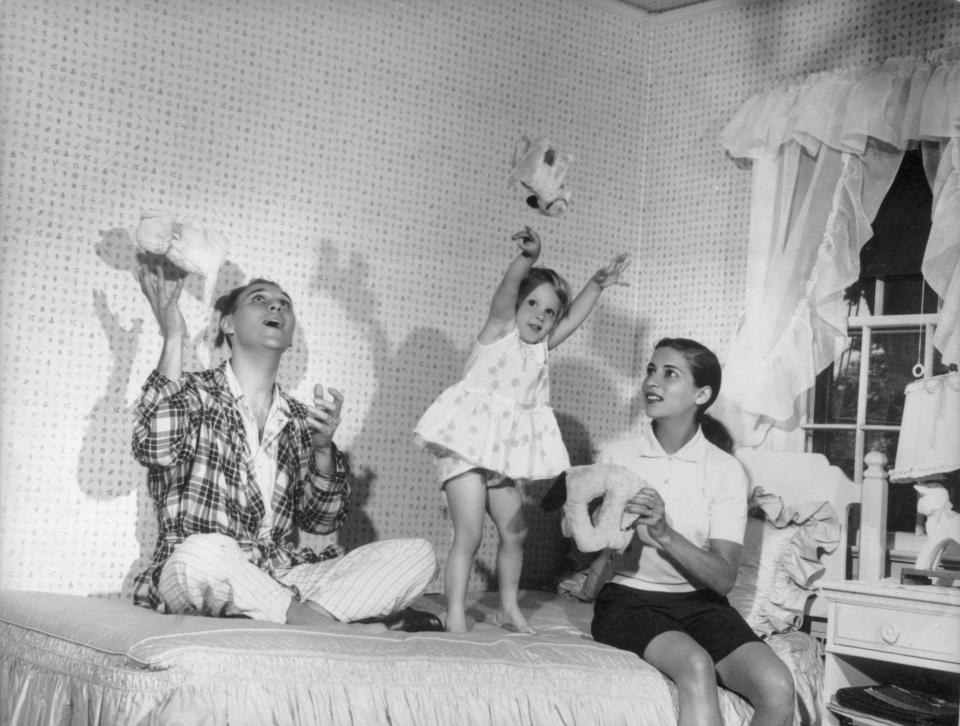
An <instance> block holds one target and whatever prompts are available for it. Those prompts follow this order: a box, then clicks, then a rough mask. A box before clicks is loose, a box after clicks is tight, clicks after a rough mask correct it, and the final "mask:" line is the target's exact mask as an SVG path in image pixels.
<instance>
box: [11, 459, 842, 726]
mask: <svg viewBox="0 0 960 726" xmlns="http://www.w3.org/2000/svg"><path fill="white" fill-rule="evenodd" d="M740 457H741V460H742V461H743V462H744V465H745V467H746V468H747V470H748V473H749V474H750V477H751V483H752V485H753V486H755V487H760V488H761V490H762V491H759V492H757V494H758V496H757V497H755V499H754V503H755V504H756V505H757V506H756V511H757V512H763V513H764V517H763V518H756V519H751V524H750V526H749V527H748V541H747V543H746V544H745V547H744V567H743V568H741V581H740V582H738V590H735V591H734V593H732V594H731V601H732V602H734V604H735V605H737V606H738V608H741V612H744V613H745V615H747V616H748V619H749V620H750V622H751V624H753V625H754V626H755V627H756V628H757V629H758V631H759V632H762V633H763V634H764V635H765V636H767V639H768V642H769V643H770V644H771V647H773V648H774V650H775V651H776V652H777V653H778V655H780V656H781V657H782V658H783V659H784V660H785V662H787V664H788V665H789V666H790V668H791V671H792V672H793V673H794V676H795V681H796V682H797V687H798V696H799V697H798V702H797V709H796V722H797V723H802V724H816V723H818V719H819V716H818V714H819V713H820V698H821V694H820V684H821V679H822V659H821V649H820V646H819V644H818V642H817V640H816V639H815V638H813V637H812V636H811V635H809V634H807V633H804V632H800V631H799V628H800V625H801V624H802V623H803V622H809V618H810V617H811V616H812V617H814V618H815V617H816V616H817V615H819V614H822V612H823V610H822V609H821V608H820V606H819V604H818V603H817V601H816V598H815V596H814V593H815V586H816V580H817V579H819V578H820V577H826V578H828V579H842V578H843V575H844V574H845V562H844V560H845V552H846V550H847V547H846V546H845V544H846V527H845V523H846V521H847V517H846V512H847V510H848V508H849V506H850V505H851V503H853V502H854V501H856V500H857V499H858V497H857V496H855V495H856V494H858V491H857V487H855V486H854V485H853V484H852V483H850V481H849V480H848V479H847V478H846V477H844V476H843V475H842V473H840V472H839V470H837V469H835V468H833V467H830V466H829V465H828V464H827V462H826V460H825V459H823V457H820V456H817V455H812V454H770V453H756V452H742V453H741V454H740ZM834 515H836V516H834ZM496 604H497V596H496V593H491V592H487V593H473V594H472V595H471V597H470V600H469V608H468V614H469V615H470V616H471V618H473V620H474V621H475V624H474V626H473V628H472V629H471V631H470V632H469V633H467V634H465V635H453V634H446V633H399V632H387V633H381V634H344V633H339V632H338V633H330V632H321V631H315V630H305V629H299V628H295V627H291V626H282V625H275V624H271V623H262V622H254V621H249V620H239V619H214V618H204V617H195V616H171V615H160V614H157V613H154V612H151V611H148V610H145V609H142V608H138V607H135V606H133V605H132V604H130V603H129V602H128V601H126V600H121V599H104V598H85V597H80V596H76V595H68V594H58V593H35V592H22V591H5V592H2V593H0V646H2V652H0V723H2V724H18V725H19V724H30V725H31V726H33V725H34V724H174V723H191V724H194V723H202V724H231V725H232V726H237V725H243V724H250V725H251V726H254V725H256V726H261V725H262V724H336V726H345V725H348V724H356V725H358V726H366V725H368V724H371V725H372V724H391V725H393V726H403V725H410V726H414V725H416V726H433V725H435V726H448V725H450V724H458V725H459V724H477V725H481V724H488V725H490V726H502V725H504V724H536V725H540V724H577V725H581V724H583V725H591V724H596V725H598V726H599V725H603V726H612V725H613V724H627V723H630V724H644V725H649V726H655V725H660V724H663V725H670V724H675V723H676V698H675V691H674V688H673V685H672V684H671V683H670V682H669V681H668V680H667V679H665V678H664V677H663V676H662V675H660V674H659V672H657V671H656V670H655V669H653V668H652V667H650V666H648V665H647V664H646V663H644V662H643V661H642V660H640V659H639V658H637V657H636V656H634V655H633V654H631V653H627V652H624V651H619V650H616V649H615V648H611V647H609V646H605V645H602V644H599V643H595V642H594V641H592V640H591V639H590V637H589V635H588V633H589V623H590V617H591V610H592V605H591V603H589V602H586V601H584V600H582V599H578V598H577V597H574V596H571V594H570V593H569V592H568V591H564V590H562V589H561V590H560V591H557V590H552V591H546V590H544V591H540V590H526V591H524V592H523V594H522V599H521V605H522V606H523V607H524V609H525V611H526V612H527V613H528V617H529V619H530V622H531V623H532V624H533V625H534V626H535V627H537V628H538V629H539V630H540V632H539V634H538V635H535V636H530V635H522V634H519V633H514V632H510V631H506V630H503V629H501V628H498V627H496V626H494V625H493V624H492V615H493V612H494V610H495V608H496ZM417 606H418V607H421V608H423V609H427V610H431V611H433V612H436V613H438V614H439V613H441V612H442V600H441V598H440V597H439V596H438V595H424V596H423V597H421V599H420V601H419V602H418V603H417ZM720 701H721V707H722V711H723V715H724V719H725V722H726V723H727V724H728V725H729V724H743V723H747V722H748V720H749V717H750V715H751V713H752V710H751V708H750V706H749V705H748V704H747V703H746V702H744V701H743V700H741V699H740V698H739V697H737V696H736V695H734V694H732V693H730V692H728V691H726V690H724V689H722V688H721V689H720Z"/></svg>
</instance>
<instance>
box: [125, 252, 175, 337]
mask: <svg viewBox="0 0 960 726" xmlns="http://www.w3.org/2000/svg"><path fill="white" fill-rule="evenodd" d="M137 280H138V281H139V282H140V289H141V290H142V291H143V294H144V297H146V298H147V300H148V301H149V302H150V307H151V309H152V310H153V316H154V317H155V318H156V319H157V325H159V326H160V335H162V336H163V339H164V340H171V339H176V338H181V339H183V338H185V337H186V335H187V323H186V321H185V320H184V318H183V313H182V312H181V311H180V292H181V291H182V290H183V280H184V278H183V277H180V278H178V279H176V280H169V279H167V277H166V276H165V275H164V266H163V264H162V263H161V262H157V263H156V264H155V265H154V266H152V267H151V266H150V264H149V263H148V262H146V261H144V260H141V262H140V266H139V267H138V268H137Z"/></svg>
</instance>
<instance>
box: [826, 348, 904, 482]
mask: <svg viewBox="0 0 960 726" xmlns="http://www.w3.org/2000/svg"><path fill="white" fill-rule="evenodd" d="M911 365H912V364H911ZM859 382H860V334H859V333H854V334H852V335H851V336H850V341H849V343H848V344H847V348H846V350H844V351H843V353H842V354H841V355H840V357H839V358H838V359H837V361H836V362H835V363H834V364H833V365H832V366H828V367H827V368H825V369H824V370H823V372H822V373H820V375H819V376H817V382H816V386H815V388H814V405H813V423H821V424H822V423H856V422H857V391H858V388H859ZM902 405H903V404H902V401H901V406H902ZM852 450H853V449H852V444H851V452H852ZM827 458H830V457H829V456H828V457H827ZM830 460H831V461H833V459H830ZM834 463H836V462H834Z"/></svg>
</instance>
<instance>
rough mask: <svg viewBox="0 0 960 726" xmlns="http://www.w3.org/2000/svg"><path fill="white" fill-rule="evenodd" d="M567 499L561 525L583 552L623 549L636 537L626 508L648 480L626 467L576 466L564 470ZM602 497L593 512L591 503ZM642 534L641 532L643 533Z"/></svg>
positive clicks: (630, 516)
mask: <svg viewBox="0 0 960 726" xmlns="http://www.w3.org/2000/svg"><path fill="white" fill-rule="evenodd" d="M564 478H565V486H566V500H565V501H564V503H563V519H562V520H561V523H560V527H561V530H562V531H563V534H564V536H566V537H573V541H574V542H576V545H577V547H578V548H579V549H580V550H581V551H582V552H597V551H599V550H616V551H618V552H620V551H622V550H624V549H625V548H626V546H627V545H628V544H630V540H631V539H632V538H633V534H634V528H633V527H632V526H631V523H632V522H631V520H632V519H634V516H633V515H629V514H625V513H624V507H625V506H626V504H627V502H628V501H630V499H632V498H633V496H634V495H635V494H636V493H637V492H638V491H640V489H642V488H643V487H645V486H649V485H648V484H647V482H645V481H644V480H643V479H641V478H640V477H639V476H637V475H636V474H634V473H633V472H632V471H630V470H629V469H627V468H626V467H623V466H617V465H616V464H590V465H587V466H574V467H571V468H569V469H567V470H566V472H564ZM599 497H602V498H603V501H602V502H601V503H600V506H599V507H598V508H597V509H596V510H595V511H594V512H592V514H591V512H590V503H591V502H592V501H594V500H596V499H597V498H599ZM641 536H642V533H641Z"/></svg>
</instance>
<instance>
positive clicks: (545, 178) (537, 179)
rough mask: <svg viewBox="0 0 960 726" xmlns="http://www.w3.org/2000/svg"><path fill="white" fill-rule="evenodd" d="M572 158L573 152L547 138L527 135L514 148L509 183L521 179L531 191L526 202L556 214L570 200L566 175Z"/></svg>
mask: <svg viewBox="0 0 960 726" xmlns="http://www.w3.org/2000/svg"><path fill="white" fill-rule="evenodd" d="M572 161H573V157H572V156H571V155H570V154H563V153H561V152H559V151H557V149H556V148H555V147H553V146H552V145H551V144H550V142H549V141H548V140H547V139H545V138H543V137H539V138H536V139H533V140H530V139H529V138H528V137H526V136H524V137H523V138H521V139H520V141H519V142H518V143H517V146H516V148H515V149H514V152H513V171H512V173H511V174H510V183H511V184H517V183H519V184H521V185H522V186H523V188H524V189H525V190H526V191H527V192H528V195H527V204H529V205H530V206H531V207H533V208H534V209H536V210H539V212H540V213H541V214H545V215H547V216H548V217H555V216H557V215H558V214H562V213H563V212H564V211H565V210H566V208H567V206H568V205H569V203H570V192H569V191H567V189H566V188H565V187H564V182H563V179H564V177H565V176H566V174H567V169H568V168H569V167H570V163H571V162H572Z"/></svg>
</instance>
